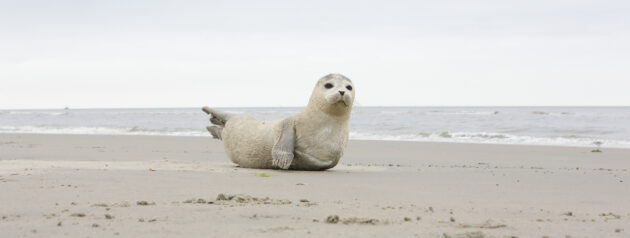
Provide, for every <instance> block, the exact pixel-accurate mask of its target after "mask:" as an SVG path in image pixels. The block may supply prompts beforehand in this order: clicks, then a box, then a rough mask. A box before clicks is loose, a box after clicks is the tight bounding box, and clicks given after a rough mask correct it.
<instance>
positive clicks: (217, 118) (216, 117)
mask: <svg viewBox="0 0 630 238" xmlns="http://www.w3.org/2000/svg"><path fill="white" fill-rule="evenodd" d="M201 110H202V111H203V112H205V113H206V114H208V115H210V116H212V117H210V122H211V123H212V124H215V125H217V126H225V123H226V122H227V121H228V120H229V119H230V118H231V117H232V116H233V114H230V113H227V112H222V111H219V110H216V109H212V108H209V107H207V106H206V107H203V108H201Z"/></svg>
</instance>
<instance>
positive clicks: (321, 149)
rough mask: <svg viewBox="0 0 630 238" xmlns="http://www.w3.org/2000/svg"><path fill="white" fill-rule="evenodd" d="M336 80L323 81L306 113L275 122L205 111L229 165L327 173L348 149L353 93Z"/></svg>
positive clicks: (345, 83) (346, 82) (335, 76)
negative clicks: (229, 161)
mask: <svg viewBox="0 0 630 238" xmlns="http://www.w3.org/2000/svg"><path fill="white" fill-rule="evenodd" d="M353 86H354V85H352V82H351V81H350V80H349V79H348V78H346V77H344V76H343V75H340V74H329V75H326V76H324V77H323V78H321V79H320V80H319V81H318V82H317V84H316V85H315V88H314V89H313V94H312V95H311V99H310V101H309V104H308V106H307V107H306V108H304V109H303V110H302V111H301V112H300V113H298V114H297V115H295V116H292V117H289V118H286V119H283V120H277V121H257V120H255V119H253V118H250V117H245V116H238V115H232V114H227V113H224V112H220V111H218V110H215V109H211V108H208V107H204V108H203V111H204V112H206V113H208V114H210V115H211V116H212V118H210V121H211V122H212V123H213V124H215V126H210V127H207V129H208V131H210V133H211V134H212V136H213V137H214V138H217V139H222V140H223V142H224V146H225V151H226V152H227V154H228V156H229V157H230V159H231V160H232V162H234V163H236V164H238V165H240V166H242V167H246V168H261V169H272V168H279V169H296V170H325V169H329V168H332V167H334V166H335V165H337V163H338V162H339V159H340V158H341V156H342V155H343V152H344V150H345V148H346V145H347V144H348V135H349V119H350V111H351V109H352V103H353V102H354V89H353Z"/></svg>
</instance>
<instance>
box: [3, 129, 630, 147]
mask: <svg viewBox="0 0 630 238" xmlns="http://www.w3.org/2000/svg"><path fill="white" fill-rule="evenodd" d="M0 135H13V136H19V135H40V136H114V137H115V136H139V137H185V138H212V137H211V136H210V135H209V134H208V135H205V134H204V135H197V136H193V135H145V134H136V135H134V134H68V133H66V134H64V133H40V132H33V133H28V132H26V133H25V132H20V133H13V132H0ZM349 141H364V142H394V143H397V142H400V143H438V144H464V145H498V146H541V147H568V148H590V149H597V148H601V149H615V150H630V147H614V146H613V147H609V146H606V145H605V144H604V145H602V146H600V147H597V146H596V145H592V146H586V145H556V144H516V143H512V144H510V143H491V142H487V143H484V142H462V141H418V140H381V139H350V140H349Z"/></svg>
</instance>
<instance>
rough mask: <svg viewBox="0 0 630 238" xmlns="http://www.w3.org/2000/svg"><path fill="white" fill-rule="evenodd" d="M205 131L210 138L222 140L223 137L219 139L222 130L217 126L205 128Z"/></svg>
mask: <svg viewBox="0 0 630 238" xmlns="http://www.w3.org/2000/svg"><path fill="white" fill-rule="evenodd" d="M206 130H208V132H210V134H212V138H214V139H219V140H221V139H223V137H221V132H222V131H223V128H221V127H218V126H206Z"/></svg>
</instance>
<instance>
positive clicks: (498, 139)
mask: <svg viewBox="0 0 630 238" xmlns="http://www.w3.org/2000/svg"><path fill="white" fill-rule="evenodd" d="M350 139H353V140H386V141H421V142H455V143H479V144H514V145H556V146H578V147H597V145H596V144H595V143H596V142H601V143H602V144H601V147H608V148H630V141H627V140H610V139H604V140H602V139H596V138H585V137H534V136H518V135H511V134H503V133H488V132H446V131H445V132H436V133H417V134H401V135H384V134H375V133H363V132H350Z"/></svg>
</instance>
